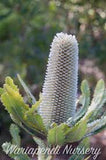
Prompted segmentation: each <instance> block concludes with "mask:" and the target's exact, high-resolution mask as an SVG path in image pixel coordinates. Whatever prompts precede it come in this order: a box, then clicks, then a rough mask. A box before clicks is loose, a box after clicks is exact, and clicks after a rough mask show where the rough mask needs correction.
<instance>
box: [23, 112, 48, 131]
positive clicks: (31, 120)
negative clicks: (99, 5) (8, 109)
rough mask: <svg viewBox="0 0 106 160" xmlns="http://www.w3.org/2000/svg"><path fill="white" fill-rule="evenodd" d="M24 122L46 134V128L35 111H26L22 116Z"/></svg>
mask: <svg viewBox="0 0 106 160" xmlns="http://www.w3.org/2000/svg"><path fill="white" fill-rule="evenodd" d="M24 120H25V122H26V123H27V124H28V125H29V126H30V127H31V128H33V129H36V130H39V131H40V132H42V133H44V134H47V131H46V128H45V126H44V124H43V120H42V117H41V116H40V115H39V114H38V113H36V112H30V110H29V111H27V112H26V113H25V116H24Z"/></svg>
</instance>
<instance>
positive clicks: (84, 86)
mask: <svg viewBox="0 0 106 160" xmlns="http://www.w3.org/2000/svg"><path fill="white" fill-rule="evenodd" d="M81 92H82V95H81V96H80V98H79V100H78V102H79V103H80V104H82V107H81V109H80V110H79V111H78V112H77V113H76V115H75V117H74V118H69V119H68V121H67V124H68V125H70V126H73V125H74V124H75V123H76V122H77V121H79V120H80V119H81V118H82V117H83V115H84V114H85V113H86V112H87V109H88V107H89V103H90V89H89V85H88V82H87V80H83V81H82V83H81Z"/></svg>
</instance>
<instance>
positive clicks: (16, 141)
mask: <svg viewBox="0 0 106 160" xmlns="http://www.w3.org/2000/svg"><path fill="white" fill-rule="evenodd" d="M19 132H20V130H19V128H18V126H17V125H15V124H11V126H10V134H11V136H12V138H13V139H12V143H13V144H15V145H17V146H18V147H19V146H20V144H21V139H20V136H19Z"/></svg>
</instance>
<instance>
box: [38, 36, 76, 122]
mask: <svg viewBox="0 0 106 160" xmlns="http://www.w3.org/2000/svg"><path fill="white" fill-rule="evenodd" d="M77 75H78V43H77V40H76V38H75V36H72V35H68V34H65V33H58V34H56V36H55V37H54V39H53V42H52V45H51V49H50V55H49V59H48V65H47V72H46V77H45V82H44V86H43V93H42V103H41V105H40V109H39V112H40V114H41V115H42V117H43V120H44V123H45V124H46V125H48V124H49V123H52V122H56V123H57V124H60V123H62V122H65V121H66V120H67V119H68V118H69V117H73V116H74V114H75V110H76V104H75V103H76V94H77Z"/></svg>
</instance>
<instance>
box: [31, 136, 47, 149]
mask: <svg viewBox="0 0 106 160" xmlns="http://www.w3.org/2000/svg"><path fill="white" fill-rule="evenodd" d="M33 139H34V141H35V142H36V143H37V145H38V146H40V148H45V149H46V145H45V143H44V141H43V140H42V139H40V138H38V137H35V136H34V137H33Z"/></svg>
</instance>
